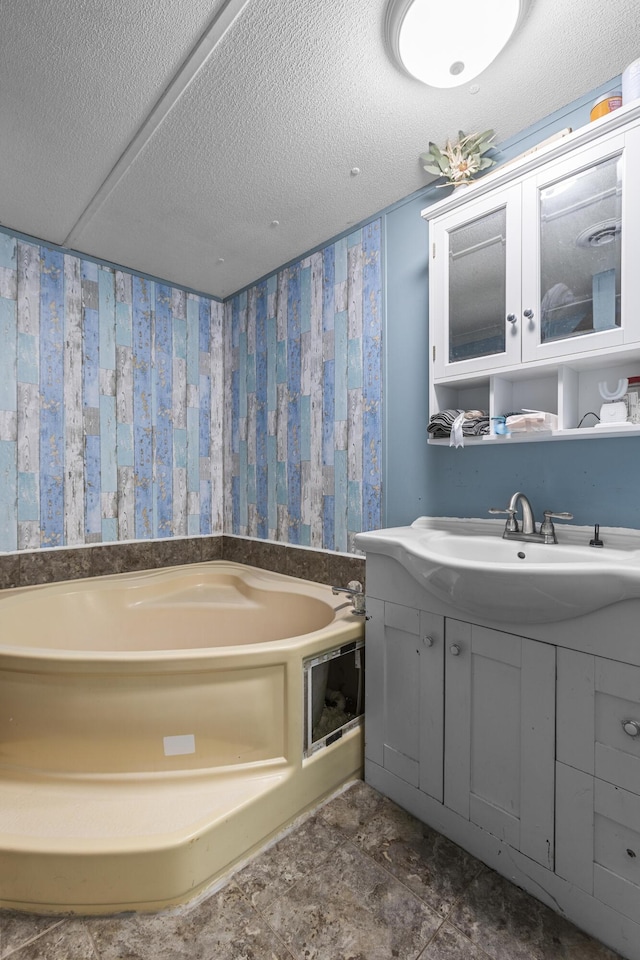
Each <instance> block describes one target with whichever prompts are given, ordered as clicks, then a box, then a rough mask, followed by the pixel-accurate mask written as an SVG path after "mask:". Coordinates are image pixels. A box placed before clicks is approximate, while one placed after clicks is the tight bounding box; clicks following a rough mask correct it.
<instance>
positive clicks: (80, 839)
mask: <svg viewBox="0 0 640 960" xmlns="http://www.w3.org/2000/svg"><path fill="white" fill-rule="evenodd" d="M362 636H363V622H362V618H357V617H355V616H354V615H353V614H352V612H351V606H350V604H349V603H345V599H344V596H341V597H335V596H333V595H332V594H331V589H330V588H329V587H326V586H323V585H320V584H316V583H310V582H308V581H303V580H297V579H295V578H291V577H286V576H283V575H280V574H277V573H271V572H267V571H264V570H261V569H257V568H253V567H248V566H243V565H241V564H237V563H230V562H227V561H211V562H207V563H199V564H193V565H189V566H184V567H173V568H164V569H161V570H153V571H146V572H142V573H131V574H120V575H117V576H111V577H99V578H96V579H93V580H79V581H73V582H65V583H58V584H50V585H45V586H37V587H26V588H18V589H12V590H5V591H2V592H0V906H2V907H8V908H13V909H23V910H25V909H26V910H29V911H32V912H41V913H67V912H75V913H94V914H95V913H111V912H117V911H121V910H132V909H133V910H140V911H153V910H157V909H160V908H161V907H164V906H169V905H172V904H176V903H180V902H183V901H185V900H188V899H190V898H191V897H193V896H194V895H196V894H197V893H198V892H200V891H201V890H203V889H205V888H206V887H207V886H209V885H210V884H212V883H213V882H214V881H215V880H216V879H217V878H219V877H221V876H222V875H223V874H224V873H226V872H227V871H228V870H229V869H230V868H231V867H232V866H233V865H234V864H237V863H238V862H239V861H242V860H243V859H245V858H246V857H247V856H248V855H249V854H250V853H251V852H252V851H254V850H256V849H258V848H259V847H260V846H261V845H262V844H263V843H264V842H265V841H266V840H267V839H268V838H269V837H271V836H272V835H274V834H275V833H276V832H278V831H279V830H280V829H282V828H283V827H284V826H285V825H286V824H287V823H289V822H291V821H292V820H293V819H295V817H296V816H298V815H299V814H301V813H302V812H304V811H305V810H306V809H308V808H309V807H311V806H312V805H314V804H316V803H317V802H318V801H319V800H320V799H321V798H322V797H323V796H325V795H327V794H328V793H330V792H332V791H334V790H335V789H336V788H337V787H338V786H340V784H342V783H343V782H345V781H347V780H349V779H351V778H353V777H355V776H359V775H360V773H361V769H362V730H361V728H360V726H358V725H356V726H355V727H353V728H352V729H350V730H349V731H348V732H347V733H345V735H344V736H342V737H341V738H340V739H339V740H337V741H336V742H335V743H332V744H331V745H330V746H328V747H327V748H326V749H323V750H319V751H317V752H315V753H314V754H313V755H312V756H305V755H304V750H303V735H304V722H305V709H306V708H305V693H304V671H303V661H308V659H309V658H314V657H316V658H317V657H319V656H320V655H322V654H324V653H326V652H328V651H332V650H335V649H336V648H345V649H347V648H348V645H353V643H354V641H359V640H360V639H361V638H362Z"/></svg>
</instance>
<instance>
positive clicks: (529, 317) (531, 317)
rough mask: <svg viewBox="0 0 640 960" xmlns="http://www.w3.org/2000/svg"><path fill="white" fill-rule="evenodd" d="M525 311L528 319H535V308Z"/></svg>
mask: <svg viewBox="0 0 640 960" xmlns="http://www.w3.org/2000/svg"><path fill="white" fill-rule="evenodd" d="M523 313H524V315H525V317H526V318H527V320H533V310H524V311H523Z"/></svg>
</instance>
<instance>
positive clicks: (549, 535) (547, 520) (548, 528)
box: [540, 510, 573, 543]
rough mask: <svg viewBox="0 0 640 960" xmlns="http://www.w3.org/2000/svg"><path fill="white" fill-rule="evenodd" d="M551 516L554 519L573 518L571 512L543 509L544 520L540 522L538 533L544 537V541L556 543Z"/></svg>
mask: <svg viewBox="0 0 640 960" xmlns="http://www.w3.org/2000/svg"><path fill="white" fill-rule="evenodd" d="M552 518H553V519H554V520H573V514H572V513H567V512H566V511H565V512H563V513H554V512H553V510H545V511H544V520H543V521H542V523H541V524H540V533H541V534H542V536H543V537H544V542H545V543H557V542H558V538H557V537H556V531H555V527H554V526H553V523H552V522H551V520H552Z"/></svg>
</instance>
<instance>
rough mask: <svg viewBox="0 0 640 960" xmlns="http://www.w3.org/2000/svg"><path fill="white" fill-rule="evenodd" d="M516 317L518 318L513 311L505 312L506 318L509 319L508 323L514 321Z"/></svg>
mask: <svg viewBox="0 0 640 960" xmlns="http://www.w3.org/2000/svg"><path fill="white" fill-rule="evenodd" d="M517 319H518V318H517V317H516V315H515V313H508V314H507V320H508V321H509V323H515V322H516V320H517Z"/></svg>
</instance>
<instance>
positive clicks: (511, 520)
mask: <svg viewBox="0 0 640 960" xmlns="http://www.w3.org/2000/svg"><path fill="white" fill-rule="evenodd" d="M489 513H506V514H507V516H508V519H507V523H506V529H507V530H508V531H509V532H510V533H517V532H518V530H519V529H520V528H519V526H518V521H517V520H516V511H515V510H514V508H513V507H504V508H503V507H489Z"/></svg>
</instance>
